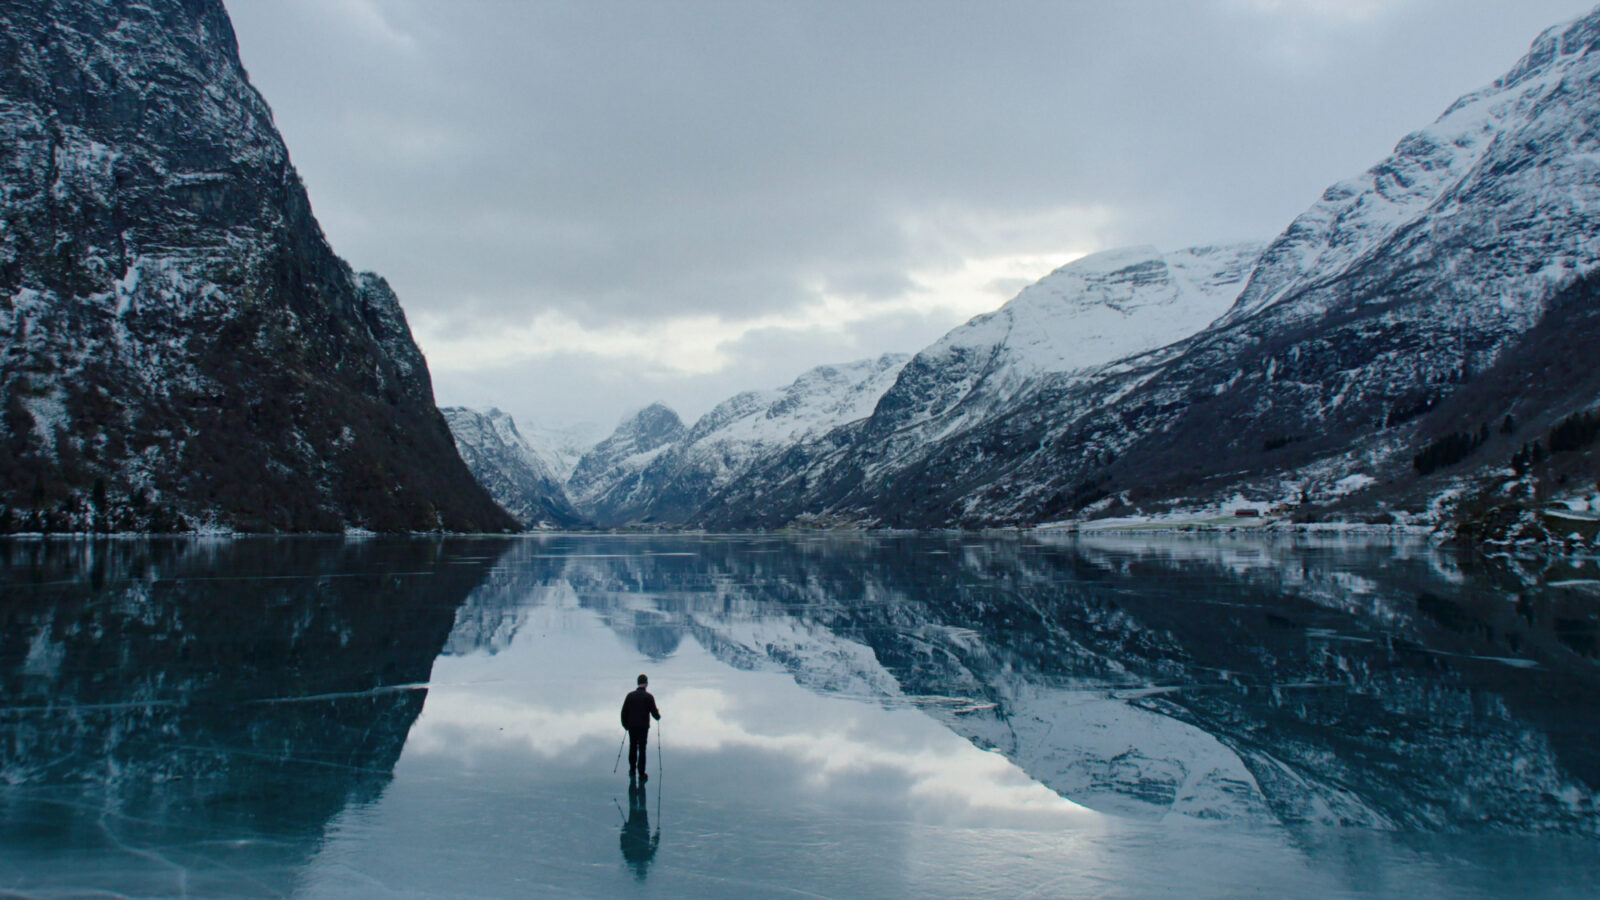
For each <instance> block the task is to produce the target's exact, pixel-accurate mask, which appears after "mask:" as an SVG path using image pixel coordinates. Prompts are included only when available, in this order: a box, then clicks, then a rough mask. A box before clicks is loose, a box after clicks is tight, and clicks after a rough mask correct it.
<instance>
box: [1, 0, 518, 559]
mask: <svg viewBox="0 0 1600 900" xmlns="http://www.w3.org/2000/svg"><path fill="white" fill-rule="evenodd" d="M0 408H3V410H4V412H3V415H0V445H3V446H4V448H5V449H4V452H3V456H4V458H5V462H4V464H0V531H16V530H29V531H32V530H46V531H48V530H89V529H91V528H92V529H97V530H157V531H161V530H184V529H189V528H195V527H214V528H223V529H238V530H247V531H283V530H292V531H341V530H344V529H347V528H363V529H370V530H378V531H408V530H429V529H440V528H444V529H451V530H486V531H495V530H502V529H509V528H512V527H514V523H513V522H512V520H511V519H510V517H509V516H507V515H505V513H504V512H503V511H502V510H500V509H499V508H498V507H497V506H496V505H495V504H494V502H493V501H492V500H491V499H490V498H489V496H488V494H486V493H485V492H484V491H483V489H482V488H480V487H479V486H478V485H477V483H476V482H474V481H473V480H472V476H471V473H469V472H468V471H467V468H466V466H465V465H464V464H463V463H462V462H461V459H460V457H459V456H458V455H457V454H456V451H455V447H454V445H453V444H452V442H451V440H450V433H449V430H448V429H447V428H446V427H445V423H444V420H443V418H442V417H441V416H440V415H439V412H438V410H437V409H435V408H434V401H433V389H432V384H431V381H430V378H429V375H428V369H427V364H426V362H425V361H424V359H423V357H422V354H421V353H420V352H419V351H418V349H417V347H416V344H415V343H414V342H413V341H412V338H411V333H410V331H409V329H408V328H407V326H406V321H405V316H404V314H403V313H402V311H401V309H400V304H399V301H398V300H397V299H396V298H395V295H394V294H393V292H392V291H390V289H389V287H388V285H387V284H386V283H384V281H383V279H381V278H379V277H377V276H376V275H371V274H366V273H362V274H357V273H355V272H353V271H351V269H350V267H349V266H348V265H346V264H345V263H344V261H343V260H341V259H339V257H337V256H336V255H334V253H333V251H332V249H330V248H329V246H328V243H327V241H326V240H325V239H324V237H323V234H322V231H321V229H320V228H319V227H318V225H317V221H316V219H315V218H314V217H313V215H312V212H311V204H310V201H309V199H308V198H307V196H306V191H305V188H304V187H303V186H302V184H301V182H300V179H299V176H298V175H297V174H296V173H295V170H294V167H293V166H292V165H291V164H290V161H289V153H288V150H287V148H286V147H285V146H284V143H283V140H282V139H281V137H280V136H279V134H278V132H277V130H276V128H275V127H274V126H273V122H272V113H271V111H270V110H269V109H268V108H267V104H266V102H265V101H264V100H263V99H262V97H261V95H260V94H258V93H257V92H256V89H255V88H254V87H253V86H252V85H251V84H250V81H249V79H248V78H247V77H246V74H245V70H244V67H243V66H242V65H241V64H240V61H239V54H238V48H237V45H236V43H235V40H234V34H233V29H232V25H231V24H230V23H229V20H228V15H227V12H226V10H224V8H223V4H222V2H221V0H149V2H144V3H103V2H95V0H5V2H0Z"/></svg>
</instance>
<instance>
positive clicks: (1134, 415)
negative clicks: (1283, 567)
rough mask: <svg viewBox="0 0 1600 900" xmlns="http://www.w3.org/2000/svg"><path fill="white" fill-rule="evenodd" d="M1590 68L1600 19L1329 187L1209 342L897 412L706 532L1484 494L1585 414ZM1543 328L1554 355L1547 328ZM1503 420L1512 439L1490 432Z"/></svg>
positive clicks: (1581, 468) (1594, 111)
mask: <svg viewBox="0 0 1600 900" xmlns="http://www.w3.org/2000/svg"><path fill="white" fill-rule="evenodd" d="M1597 47H1600V12H1597V13H1595V14H1591V15H1590V16H1588V17H1586V18H1584V19H1582V20H1579V21H1577V22H1575V23H1572V24H1570V25H1566V26H1561V27H1559V28H1556V29H1552V30H1551V31H1549V32H1547V33H1546V34H1544V35H1543V36H1541V37H1540V38H1539V39H1538V40H1537V41H1536V42H1535V44H1534V45H1533V47H1532V49H1531V50H1530V52H1529V54H1528V56H1527V57H1526V58H1525V59H1523V60H1522V61H1521V62H1520V63H1518V64H1517V65H1516V67H1514V68H1513V69H1512V71H1511V72H1509V73H1508V74H1507V75H1506V76H1505V77H1504V78H1502V79H1500V80H1499V81H1497V82H1495V83H1494V84H1493V85H1491V86H1490V87H1488V88H1485V89H1484V90H1481V91H1478V92H1475V93H1473V94H1469V95H1467V96H1465V97H1463V98H1462V99H1461V100H1460V101H1458V102H1457V103H1455V104H1454V105H1453V106H1452V107H1451V108H1450V109H1449V110H1447V111H1446V112H1445V114H1444V115H1443V116H1442V117H1441V118H1440V119H1439V120H1438V121H1437V122H1435V123H1434V124H1433V125H1432V126H1430V127H1428V128H1425V129H1423V130H1422V131H1419V132H1417V133H1415V134H1413V135H1410V136H1408V137H1407V138H1405V139H1404V140H1402V141H1401V142H1400V144H1399V145H1398V146H1397V147H1396V149H1395V152H1394V154H1393V155H1392V156H1390V157H1389V158H1388V159H1386V160H1384V161H1382V162H1380V163H1379V164H1378V165H1376V166H1374V167H1373V168H1372V169H1371V170H1369V171H1368V172H1367V173H1366V174H1364V175H1363V176H1361V177H1359V178H1356V179H1353V180H1351V181H1348V182H1343V183H1340V184H1338V185H1335V186H1334V187H1332V188H1330V189H1329V190H1328V191H1327V192H1326V193H1325V194H1324V196H1323V198H1322V199H1321V201H1320V202H1319V203H1318V204H1317V205H1316V206H1314V207H1313V208H1312V209H1311V210H1309V211H1308V212H1307V213H1306V214H1305V215H1303V216H1301V217H1300V218H1298V219H1297V220H1295V222H1294V223H1292V224H1291V225H1290V227H1289V228H1288V229H1287V230H1286V231H1285V232H1284V233H1283V234H1282V235H1281V236H1279V238H1278V239H1276V240H1275V241H1273V242H1272V244H1271V245H1270V246H1268V248H1267V249H1266V251H1265V252H1264V254H1262V256H1261V258H1260V261H1259V263H1258V264H1257V265H1256V266H1255V269H1254V272H1253V273H1252V274H1251V275H1250V277H1249V281H1248V283H1247V284H1246V285H1245V286H1244V288H1243V290H1242V292H1241V293H1240V294H1239V297H1238V300H1237V302H1236V303H1235V304H1234V305H1233V307H1232V308H1231V309H1230V310H1229V311H1228V312H1227V313H1226V314H1225V315H1223V316H1222V317H1221V318H1219V319H1218V320H1217V321H1216V322H1214V323H1212V324H1211V325H1210V326H1209V327H1206V328H1204V329H1203V330H1201V331H1199V332H1198V333H1196V334H1194V335H1192V336H1190V337H1187V338H1185V339H1184V340H1182V341H1179V342H1178V343H1175V344H1171V345H1169V346H1165V347H1160V348H1156V349H1150V350H1148V351H1147V352H1136V353H1134V354H1133V355H1125V356H1123V357H1122V358H1120V359H1115V360H1111V359H1107V360H1103V361H1099V362H1098V364H1096V365H1093V366H1090V367H1087V368H1081V369H1078V370H1076V371H1070V372H1069V371H1047V372H1043V373H1040V374H1036V375H1034V376H1032V377H1031V378H1029V379H1028V380H1027V389H1026V390H1021V391H1017V392H1015V393H1013V395H1012V396H1011V397H1010V398H1008V399H1005V400H1003V401H1002V402H1000V403H998V404H991V405H990V407H989V408H988V409H987V410H986V411H985V413H984V415H982V416H981V417H977V418H976V419H971V418H969V419H960V420H956V419H952V420H950V426H949V427H947V428H944V429H939V430H934V431H932V432H927V431H921V430H918V431H914V432H912V433H911V437H910V439H907V440H904V441H901V440H899V438H898V435H899V434H900V432H901V429H903V428H904V427H905V426H904V425H902V424H901V423H902V422H913V423H914V422H918V421H937V417H938V416H939V415H940V414H941V413H943V411H945V410H949V409H958V408H959V406H960V403H955V404H954V405H952V404H951V403H949V402H947V401H946V400H944V399H943V398H944V397H945V396H946V394H948V395H949V396H958V395H960V391H959V390H955V389H952V390H950V391H942V390H940V389H938V388H935V387H929V388H927V389H922V390H916V391H911V392H909V397H908V402H906V403H904V404H897V403H892V402H891V399H892V398H896V397H897V396H898V395H897V392H896V391H891V392H890V394H888V395H886V396H885V402H884V404H882V405H881V406H880V409H879V412H878V415H876V416H874V418H873V419H872V420H869V421H868V422H866V423H863V424H861V425H859V426H855V427H850V428H845V429H839V430H837V431H836V432H834V433H832V434H830V435H828V436H826V437H825V438H823V439H821V440H819V441H816V442H813V443H812V444H811V445H810V446H807V447H802V448H797V449H796V451H795V452H793V453H791V454H790V455H789V456H788V458H786V459H784V460H782V461H781V462H778V463H775V464H774V465H772V466H768V467H766V468H764V469H761V470H753V471H751V472H750V473H749V475H748V476H747V477H746V478H745V479H743V480H741V482H740V483H737V484H735V485H733V486H731V487H730V488H729V489H728V490H727V491H726V492H724V494H723V495H722V496H721V497H720V498H719V499H718V501H717V502H716V503H714V504H713V505H712V506H711V507H710V508H708V510H707V512H706V514H705V515H704V517H703V518H704V520H705V522H706V523H707V524H711V525H715V526H722V527H728V526H734V527H741V526H743V527H748V526H755V525H760V526H774V525H781V524H784V523H787V522H791V521H795V520H797V519H798V520H801V521H804V520H806V519H808V518H823V519H835V520H845V521H853V522H863V523H879V524H889V525H896V526H922V527H927V526H947V525H969V526H976V525H994V524H1029V523H1037V522H1043V521H1051V520H1057V519H1068V518H1075V517H1080V516H1084V515H1093V514H1096V513H1106V512H1117V511H1143V512H1148V511H1151V510H1156V509H1162V508H1166V507H1170V506H1172V505H1175V504H1180V505H1181V504H1202V505H1203V504H1206V503H1212V504H1215V503H1217V502H1218V501H1220V500H1223V499H1225V498H1228V497H1233V496H1236V495H1240V494H1243V495H1245V496H1246V497H1249V498H1252V499H1255V500H1258V501H1261V502H1265V503H1270V502H1280V503H1300V504H1312V505H1315V504H1319V503H1327V504H1334V503H1342V504H1345V505H1347V506H1349V505H1362V504H1364V505H1365V507H1366V508H1368V509H1369V510H1371V509H1373V508H1384V507H1388V508H1393V509H1397V510H1399V511H1400V512H1401V513H1407V512H1409V513H1413V514H1416V515H1418V516H1426V515H1427V514H1429V513H1430V511H1432V512H1437V511H1438V508H1439V503H1440V502H1442V501H1444V500H1446V499H1447V498H1449V497H1452V496H1459V495H1461V494H1462V493H1466V492H1470V491H1471V490H1473V489H1474V488H1475V487H1476V486H1480V485H1488V484H1491V483H1493V484H1498V483H1499V481H1502V480H1503V478H1502V476H1501V473H1502V472H1503V473H1504V474H1505V476H1506V477H1509V476H1511V475H1512V474H1513V470H1514V469H1516V468H1518V467H1516V466H1513V465H1512V461H1513V456H1514V454H1515V453H1517V452H1518V450H1519V447H1521V445H1523V444H1529V445H1530V446H1529V449H1530V450H1532V449H1535V448H1532V447H1531V443H1530V442H1531V441H1532V440H1538V439H1541V438H1544V437H1545V436H1546V435H1548V434H1550V433H1551V432H1552V431H1553V429H1554V428H1555V427H1556V426H1557V425H1558V424H1559V423H1560V422H1561V421H1562V420H1564V419H1566V418H1567V417H1569V416H1571V415H1573V414H1574V413H1579V412H1582V411H1583V410H1584V409H1585V408H1586V407H1588V406H1590V405H1592V404H1593V403H1594V402H1595V399H1596V398H1595V396H1594V395H1593V394H1592V393H1590V394H1588V395H1583V392H1582V391H1548V390H1544V389H1543V388H1541V387H1540V383H1541V382H1542V381H1545V380H1547V375H1546V372H1545V367H1546V365H1547V364H1549V363H1550V362H1551V361H1552V359H1553V358H1560V359H1565V358H1568V357H1570V356H1571V354H1570V353H1568V351H1567V349H1560V348H1564V347H1568V346H1569V345H1571V342H1572V341H1579V342H1585V343H1590V345H1592V341H1593V340H1594V339H1600V331H1594V330H1593V324H1592V322H1591V321H1590V320H1591V319H1592V317H1591V316H1588V315H1586V314H1585V313H1584V310H1585V309H1586V308H1587V307H1588V305H1590V304H1592V302H1593V300H1592V298H1593V296H1594V295H1595V290H1594V289H1593V287H1592V286H1590V284H1589V283H1590V281H1591V280H1592V278H1593V274H1592V273H1593V272H1594V270H1595V268H1596V265H1597V263H1600V240H1597V239H1596V237H1595V235H1596V217H1597V216H1600V169H1597V168H1596V167H1595V165H1594V163H1593V159H1594V157H1595V154H1596V151H1597V150H1600V54H1596V53H1594V52H1593V51H1594V50H1595V49H1596V48H1597ZM1552 313H1556V314H1559V315H1560V316H1562V317H1563V318H1564V320H1565V321H1567V322H1568V323H1569V328H1568V329H1567V330H1566V331H1564V332H1563V333H1561V334H1550V333H1549V331H1550V329H1544V330H1541V329H1540V328H1539V325H1540V323H1541V322H1544V321H1545V320H1546V319H1547V318H1548V317H1549V316H1551V315H1552ZM983 324H984V323H982V322H975V323H973V325H971V326H968V327H969V328H975V327H978V326H981V325H983ZM1585 329H1589V330H1585ZM1558 345H1559V346H1558ZM957 346H959V344H958V343H952V344H951V349H955V348H956V347H957ZM947 355H949V354H947ZM980 355H981V354H980ZM952 359H953V362H952V363H951V365H950V366H949V368H951V369H952V370H954V371H958V372H962V373H969V372H970V373H978V372H982V371H983V364H982V362H981V361H979V362H969V361H966V360H964V359H960V358H954V357H952ZM1592 371H1593V366H1592V364H1589V365H1587V367H1586V368H1585V367H1584V366H1583V365H1582V364H1580V366H1579V368H1578V369H1577V370H1576V372H1575V373H1574V378H1575V380H1576V381H1578V382H1581V383H1588V382H1589V381H1590V380H1591V379H1590V376H1589V374H1586V373H1592ZM919 373H926V377H923V378H922V379H921V380H922V381H925V382H927V383H929V384H930V385H940V384H942V382H940V380H939V378H938V377H937V373H936V372H935V371H933V369H932V367H924V366H920V365H919V364H918V363H916V362H913V363H912V364H911V365H909V366H907V370H906V373H905V374H903V375H902V379H901V380H902V382H907V381H908V380H909V379H911V378H912V377H913V376H914V375H918V374H919ZM963 378H964V380H963V381H962V382H961V384H965V383H966V382H969V381H970V382H972V383H973V384H979V383H981V381H982V378H981V376H979V375H977V374H972V375H964V376H963ZM952 384H953V385H954V387H955V388H959V387H960V386H961V385H960V384H955V383H954V382H952ZM1557 394H1560V396H1556V395H1557ZM1468 397H1470V398H1471V402H1470V403H1468V402H1465V398H1468ZM946 415H947V414H946ZM1508 415H1510V416H1511V417H1512V419H1513V420H1514V421H1515V422H1516V423H1518V424H1517V426H1516V427H1515V428H1509V427H1508V428H1507V429H1506V430H1505V431H1504V432H1502V431H1500V430H1499V429H1497V428H1496V427H1495V426H1497V425H1500V424H1501V423H1502V422H1504V421H1505V417H1506V416H1508ZM1441 441H1446V442H1447V443H1448V442H1449V441H1455V442H1456V443H1463V444H1470V445H1471V447H1472V448H1473V449H1474V450H1475V452H1474V453H1473V454H1471V461H1470V462H1466V463H1463V462H1462V458H1461V457H1459V456H1456V457H1454V458H1451V461H1450V463H1448V464H1446V465H1444V466H1440V467H1438V468H1439V471H1437V472H1435V471H1434V470H1433V468H1430V467H1429V466H1425V465H1420V464H1417V460H1418V458H1419V457H1420V456H1422V455H1423V454H1424V453H1427V452H1429V448H1430V447H1437V446H1438V445H1439V443H1440V442H1441ZM1584 452H1585V453H1587V452H1590V451H1584ZM1535 455H1537V454H1535ZM1450 457H1451V454H1448V453H1446V454H1443V455H1442V456H1437V455H1436V458H1450ZM1560 467H1561V471H1558V472H1551V473H1550V474H1551V476H1552V478H1553V479H1561V478H1569V477H1570V476H1573V475H1577V476H1578V477H1580V478H1587V479H1588V480H1589V481H1590V482H1592V481H1593V479H1594V477H1595V476H1596V475H1597V474H1600V470H1595V469H1594V468H1593V460H1592V459H1590V458H1588V457H1585V456H1571V457H1568V458H1566V459H1565V460H1563V461H1561V462H1560ZM1425 469H1426V470H1427V471H1424V470H1425ZM1568 470H1570V471H1568ZM1516 474H1517V475H1522V474H1524V473H1523V472H1521V471H1518V472H1516ZM1353 476H1355V477H1356V478H1355V480H1354V481H1352V480H1351V479H1352V477H1353ZM1352 485H1358V486H1361V487H1362V488H1363V490H1359V491H1355V494H1356V496H1354V497H1352V496H1351V494H1352ZM1534 492H1535V493H1537V491H1534Z"/></svg>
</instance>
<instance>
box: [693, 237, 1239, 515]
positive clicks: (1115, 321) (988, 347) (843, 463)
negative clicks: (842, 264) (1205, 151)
mask: <svg viewBox="0 0 1600 900" xmlns="http://www.w3.org/2000/svg"><path fill="white" fill-rule="evenodd" d="M1261 251H1262V245H1260V244H1235V245H1227V246H1216V247H1193V248H1189V249H1186V250H1180V251H1178V252H1175V253H1170V254H1162V253H1160V252H1159V251H1157V250H1155V249H1154V248H1151V247H1132V248H1126V249H1122V250H1112V251H1107V252H1103V253H1097V254H1094V255H1092V256H1087V257H1084V258H1083V259H1080V260H1077V261H1076V262H1072V263H1069V264H1068V265H1065V266H1063V267H1061V268H1060V269H1057V270H1056V271H1055V272H1052V273H1051V274H1050V275H1048V276H1046V277H1045V278H1043V279H1041V280H1040V281H1039V282H1038V283H1036V284H1034V285H1032V286H1030V287H1028V288H1027V289H1025V290H1023V291H1022V292H1021V293H1019V294H1018V295H1017V296H1016V297H1015V298H1013V299H1012V300H1011V301H1010V302H1008V303H1006V305H1005V306H1003V307H1001V308H1000V309H999V310H996V311H995V312H993V313H988V314H986V315H982V316H978V317H977V318H975V319H973V320H972V321H970V322H968V323H966V324H965V325H962V326H960V327H958V328H956V329H954V330H953V331H951V332H950V333H949V334H947V335H945V336H944V337H943V338H941V339H940V340H939V341H937V342H936V343H934V344H933V345H932V346H930V347H928V348H927V349H925V350H923V351H922V352H920V353H918V354H917V355H916V356H915V357H913V358H912V359H911V361H910V362H909V363H907V364H906V365H905V367H904V369H903V370H901V372H900V374H899V377H898V378H897V379H896V380H895V382H894V384H893V385H892V386H891V387H890V388H889V389H888V390H887V391H886V392H885V393H884V395H883V399H882V400H881V402H879V404H878V406H877V409H876V410H875V411H874V413H873V415H872V416H871V417H870V418H869V419H866V420H864V421H861V422H858V423H855V424H852V425H849V426H848V427H847V428H844V429H840V430H839V431H837V432H835V433H833V434H829V435H824V436H821V437H820V439H815V440H812V441H810V442H808V443H799V442H796V443H795V444H794V445H792V446H791V447H788V448H785V449H784V451H783V452H781V453H778V454H774V455H770V456H769V458H768V459H765V460H762V461H761V465H756V466H751V467H750V468H749V469H748V473H749V474H748V477H745V478H742V479H739V480H737V481H733V482H732V483H731V485H730V486H729V487H728V489H727V490H726V491H725V492H724V493H723V494H722V495H721V496H718V497H717V498H715V500H713V502H712V506H711V507H710V508H709V509H708V511H707V515H708V518H709V520H710V521H713V522H717V523H722V524H736V525H748V524H769V523H771V522H773V521H775V520H774V519H771V518H767V519H765V520H763V521H759V522H753V521H752V520H751V519H750V518H748V517H746V516H744V515H743V513H742V512H741V510H743V509H744V508H747V507H751V506H758V505H761V504H763V503H765V502H766V499H767V496H768V491H769V490H771V488H772V487H773V485H774V483H775V482H776V483H778V484H780V485H781V484H783V483H784V482H786V481H787V482H791V483H790V484H789V485H787V486H786V487H787V488H789V491H788V492H786V493H785V492H783V491H782V489H780V493H783V495H784V496H785V497H786V499H787V498H790V497H792V495H793V494H795V493H799V494H801V496H804V497H805V498H806V499H805V500H804V501H803V503H804V504H805V505H804V506H797V507H795V510H796V511H797V512H805V511H821V510H827V508H828V505H829V504H828V503H826V502H822V500H823V498H827V497H829V496H831V495H832V494H833V493H835V492H837V491H839V490H840V485H843V484H851V483H854V482H855V481H856V480H858V479H860V478H862V477H864V476H865V475H866V473H867V472H869V471H870V472H872V473H873V476H874V477H880V478H881V477H883V476H884V475H885V474H886V473H888V472H893V471H897V470H903V469H906V468H908V467H913V466H915V465H917V462H918V460H919V459H920V458H921V457H922V456H923V455H924V454H925V453H927V452H929V451H930V450H932V449H935V448H937V446H938V444H939V442H940V441H941V440H943V439H946V438H948V437H949V436H951V435H955V434H960V433H962V432H964V431H969V430H972V429H974V428H978V427H981V426H982V425H983V424H984V423H986V422H989V421H991V420H993V419H995V418H996V417H999V416H1003V415H1005V414H1007V413H1008V412H1009V411H1010V410H1012V409H1014V408H1015V407H1016V405H1017V404H1018V403H1019V402H1021V401H1022V400H1023V399H1024V398H1025V397H1027V396H1028V395H1029V394H1030V393H1031V392H1032V391H1034V390H1037V389H1038V388H1039V387H1040V385H1041V384H1043V383H1045V381H1046V380H1047V379H1048V378H1049V377H1050V376H1062V377H1068V378H1076V377H1080V376H1082V375H1085V374H1086V373H1090V372H1092V371H1094V370H1095V369H1096V368H1097V367H1099V366H1102V365H1104V364H1105V363H1108V362H1110V361H1112V360H1115V359H1118V358H1121V357H1124V356H1127V355H1129V354H1133V353H1138V352H1141V351H1146V350H1151V349H1154V348H1157V347H1161V346H1165V345H1167V344H1170V343H1172V342H1174V341H1178V340H1181V339H1183V338H1185V337H1188V336H1190V335H1192V334H1194V333H1195V332H1197V331H1199V330H1201V329H1203V328H1205V327H1206V326H1207V325H1208V324H1210V323H1211V322H1212V321H1213V320H1214V319H1216V318H1217V317H1218V316H1220V315H1222V314H1223V313H1224V312H1226V311H1227V310H1228V308H1229V307H1230V305H1231V304H1232V303H1233V302H1234V300H1235V299H1236V298H1237V297H1238V295H1239V292H1240V291H1241V290H1242V289H1243V288H1244V285H1245V283H1246V280H1247V279H1248V278H1249V276H1250V272H1251V270H1252V268H1253V267H1254V265H1255V262H1256V260H1257V258H1258V257H1259V256H1260V254H1261ZM797 472H798V473H799V477H798V479H796V473H797ZM795 488H798V490H795ZM791 514H792V513H791ZM758 518H759V517H758Z"/></svg>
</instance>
